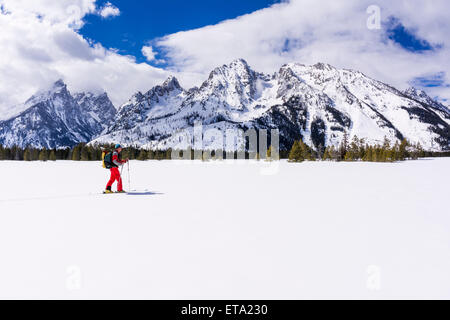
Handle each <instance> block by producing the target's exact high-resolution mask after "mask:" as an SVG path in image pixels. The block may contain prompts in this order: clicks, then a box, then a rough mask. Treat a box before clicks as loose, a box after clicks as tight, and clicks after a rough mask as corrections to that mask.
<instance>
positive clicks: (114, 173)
mask: <svg viewBox="0 0 450 320" xmlns="http://www.w3.org/2000/svg"><path fill="white" fill-rule="evenodd" d="M110 171H111V178H110V179H109V182H108V184H107V185H106V189H109V188H111V186H112V185H113V183H114V182H116V181H117V191H122V190H123V189H122V188H123V187H122V177H121V176H120V172H119V168H111V169H110Z"/></svg>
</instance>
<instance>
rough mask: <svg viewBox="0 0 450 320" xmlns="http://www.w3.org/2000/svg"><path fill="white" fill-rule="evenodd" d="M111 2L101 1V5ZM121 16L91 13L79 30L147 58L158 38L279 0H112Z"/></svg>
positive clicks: (259, 7)
mask: <svg viewBox="0 0 450 320" xmlns="http://www.w3.org/2000/svg"><path fill="white" fill-rule="evenodd" d="M107 2H108V1H98V2H97V3H98V5H99V6H100V7H101V6H103V5H105V3H107ZM111 2H112V4H113V5H114V6H116V7H117V8H119V10H120V16H117V17H109V18H106V19H105V18H103V17H101V16H99V15H87V16H86V17H85V19H84V22H85V25H84V26H83V28H82V29H80V30H79V32H80V34H82V35H83V36H85V37H86V38H89V39H92V40H95V41H96V42H99V43H101V44H102V45H103V46H105V47H108V48H115V49H118V50H119V52H120V53H122V54H129V55H133V56H135V57H136V60H137V61H138V62H144V61H146V58H145V57H144V56H143V55H142V52H141V49H142V47H143V46H144V45H145V44H146V43H147V42H148V41H151V40H153V39H155V38H159V37H162V36H165V35H169V34H172V33H176V32H179V31H188V30H192V29H197V28H201V27H204V26H208V25H212V24H217V23H219V22H221V21H223V20H227V19H234V18H236V17H238V16H241V15H244V14H248V13H252V12H254V11H256V10H258V9H262V8H266V7H269V6H271V5H273V4H274V3H277V2H280V1H278V0H191V1H186V0H170V1H142V0H111Z"/></svg>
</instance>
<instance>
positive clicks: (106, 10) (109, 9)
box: [99, 2, 120, 18]
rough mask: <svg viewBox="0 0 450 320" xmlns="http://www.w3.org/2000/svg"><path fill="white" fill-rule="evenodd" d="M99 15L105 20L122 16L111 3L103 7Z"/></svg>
mask: <svg viewBox="0 0 450 320" xmlns="http://www.w3.org/2000/svg"><path fill="white" fill-rule="evenodd" d="M99 14H100V15H101V16H102V17H103V18H109V17H117V16H119V15H120V10H119V8H117V7H116V6H115V5H113V4H112V3H111V2H107V3H106V4H105V5H104V6H103V8H101V9H100V12H99Z"/></svg>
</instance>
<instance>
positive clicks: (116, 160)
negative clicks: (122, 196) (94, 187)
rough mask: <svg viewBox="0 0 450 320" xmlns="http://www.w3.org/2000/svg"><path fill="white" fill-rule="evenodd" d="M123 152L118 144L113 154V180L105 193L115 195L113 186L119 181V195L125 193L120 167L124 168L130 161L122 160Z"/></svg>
mask: <svg viewBox="0 0 450 320" xmlns="http://www.w3.org/2000/svg"><path fill="white" fill-rule="evenodd" d="M121 152H122V146H121V145H120V144H116V146H115V150H114V151H113V154H112V168H111V169H110V171H111V178H110V179H109V182H108V184H107V185H106V192H105V193H113V192H112V190H111V187H112V185H113V184H114V182H116V181H117V192H118V193H125V191H124V190H123V186H122V177H121V176H120V171H119V167H121V166H123V165H124V164H125V163H127V162H128V159H126V160H122V158H121Z"/></svg>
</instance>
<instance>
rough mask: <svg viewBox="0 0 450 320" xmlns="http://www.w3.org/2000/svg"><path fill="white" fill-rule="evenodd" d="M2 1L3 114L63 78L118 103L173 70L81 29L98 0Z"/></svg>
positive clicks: (0, 88)
mask: <svg viewBox="0 0 450 320" xmlns="http://www.w3.org/2000/svg"><path fill="white" fill-rule="evenodd" d="M0 4H1V5H2V7H3V9H2V11H1V13H0V30H1V32H0V52H1V59H0V84H1V85H0V117H1V115H3V118H4V117H5V115H10V114H11V112H9V111H10V110H12V109H14V108H12V106H14V105H16V104H19V103H22V102H24V101H25V100H27V99H28V98H29V97H30V96H31V95H32V94H34V93H35V92H36V91H37V90H40V89H43V88H46V87H48V86H50V85H51V84H52V83H53V82H54V81H56V80H57V79H59V78H63V79H64V80H65V81H66V82H67V84H68V85H69V89H70V90H71V91H79V90H94V91H100V90H106V91H107V92H108V94H109V95H110V97H111V99H112V101H113V103H114V104H115V105H116V106H119V105H120V104H122V103H123V102H125V101H126V100H127V99H128V98H129V97H130V96H131V95H132V94H133V93H135V92H136V91H137V90H142V91H146V90H148V89H149V88H151V87H152V86H153V85H156V84H159V83H161V82H162V81H164V79H165V78H166V77H167V76H168V73H167V72H166V71H164V70H162V69H158V68H154V67H152V66H150V65H148V64H145V63H136V61H135V58H134V57H130V56H123V55H120V54H118V53H117V52H116V51H114V50H111V49H106V48H104V47H103V46H102V45H101V44H99V43H92V42H90V41H88V40H86V39H84V38H83V37H82V36H81V35H80V34H79V33H78V32H77V29H78V28H79V27H80V26H82V24H83V21H82V19H83V17H84V16H85V15H86V14H89V13H91V14H95V13H96V12H97V10H96V7H95V1H94V0H58V1H53V0H0ZM14 110H16V111H21V110H19V109H14Z"/></svg>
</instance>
